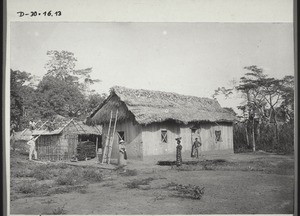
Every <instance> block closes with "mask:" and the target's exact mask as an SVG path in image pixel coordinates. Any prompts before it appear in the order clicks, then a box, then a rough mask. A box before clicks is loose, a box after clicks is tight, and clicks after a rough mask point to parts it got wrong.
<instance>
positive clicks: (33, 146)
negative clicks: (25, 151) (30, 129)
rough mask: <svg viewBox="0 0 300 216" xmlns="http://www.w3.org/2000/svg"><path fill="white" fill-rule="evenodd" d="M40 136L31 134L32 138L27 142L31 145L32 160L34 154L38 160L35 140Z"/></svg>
mask: <svg viewBox="0 0 300 216" xmlns="http://www.w3.org/2000/svg"><path fill="white" fill-rule="evenodd" d="M37 138H38V137H36V138H35V137H34V136H31V137H30V140H29V141H28V142H27V145H29V160H32V155H33V156H34V159H35V160H37V152H36V148H35V141H36V140H37Z"/></svg>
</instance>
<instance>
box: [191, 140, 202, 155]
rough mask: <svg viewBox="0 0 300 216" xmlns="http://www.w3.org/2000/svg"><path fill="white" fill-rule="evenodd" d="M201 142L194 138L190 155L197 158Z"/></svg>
mask: <svg viewBox="0 0 300 216" xmlns="http://www.w3.org/2000/svg"><path fill="white" fill-rule="evenodd" d="M201 145H202V144H201V142H199V141H198V138H195V142H194V143H193V146H192V155H191V157H195V156H196V157H197V158H199V148H200V146H201Z"/></svg>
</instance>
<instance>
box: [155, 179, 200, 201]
mask: <svg viewBox="0 0 300 216" xmlns="http://www.w3.org/2000/svg"><path fill="white" fill-rule="evenodd" d="M161 188H162V189H168V190H175V191H176V192H177V194H175V196H176V197H182V198H190V199H197V200H200V199H201V198H202V196H203V195H204V187H200V186H197V185H191V184H189V185H182V184H177V183H174V182H170V183H168V184H167V185H165V186H163V187H161Z"/></svg>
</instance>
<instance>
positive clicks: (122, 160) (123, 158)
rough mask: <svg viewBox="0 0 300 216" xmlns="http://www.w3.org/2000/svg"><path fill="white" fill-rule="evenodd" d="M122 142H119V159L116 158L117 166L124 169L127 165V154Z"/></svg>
mask: <svg viewBox="0 0 300 216" xmlns="http://www.w3.org/2000/svg"><path fill="white" fill-rule="evenodd" d="M124 143H125V142H124V140H120V141H119V158H118V165H119V166H120V167H124V166H126V165H127V153H126V148H125V145H124Z"/></svg>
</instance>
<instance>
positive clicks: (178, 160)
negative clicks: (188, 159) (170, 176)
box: [176, 137, 182, 166]
mask: <svg viewBox="0 0 300 216" xmlns="http://www.w3.org/2000/svg"><path fill="white" fill-rule="evenodd" d="M176 141H177V146H176V166H181V164H182V157H181V150H182V145H181V144H180V143H181V137H179V138H176Z"/></svg>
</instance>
